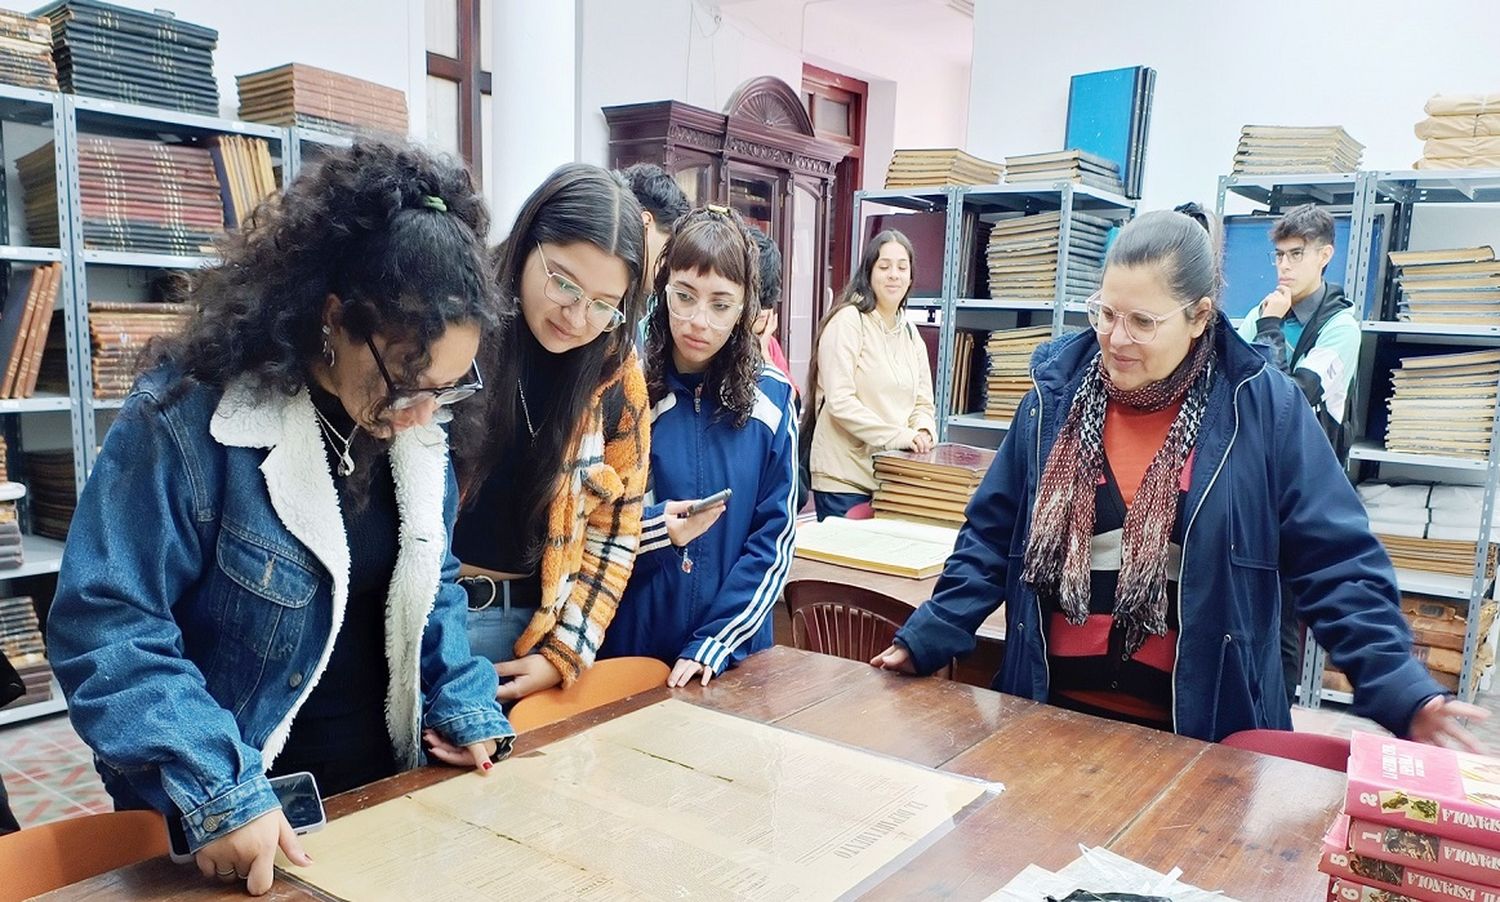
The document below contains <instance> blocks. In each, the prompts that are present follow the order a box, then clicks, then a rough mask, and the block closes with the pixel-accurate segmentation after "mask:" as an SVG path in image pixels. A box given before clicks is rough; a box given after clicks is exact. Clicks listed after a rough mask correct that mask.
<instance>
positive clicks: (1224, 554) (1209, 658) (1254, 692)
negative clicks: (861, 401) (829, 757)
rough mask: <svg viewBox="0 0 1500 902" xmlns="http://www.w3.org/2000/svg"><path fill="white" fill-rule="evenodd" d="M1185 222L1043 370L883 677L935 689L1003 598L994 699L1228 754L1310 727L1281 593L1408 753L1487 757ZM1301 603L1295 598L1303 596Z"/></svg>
mask: <svg viewBox="0 0 1500 902" xmlns="http://www.w3.org/2000/svg"><path fill="white" fill-rule="evenodd" d="M1219 286H1220V276H1219V269H1218V262H1217V260H1216V254H1215V252H1214V247H1213V242H1212V240H1211V239H1210V237H1209V235H1208V233H1207V232H1205V230H1204V229H1203V228H1201V227H1200V226H1199V224H1198V223H1196V222H1194V221H1193V220H1192V219H1189V218H1188V217H1187V216H1184V215H1182V214H1180V213H1173V212H1159V213H1147V214H1145V215H1143V216H1141V217H1139V218H1137V219H1135V220H1134V221H1132V222H1131V223H1130V224H1129V225H1127V226H1125V228H1123V229H1122V230H1121V231H1120V234H1119V237H1118V238H1116V240H1115V242H1114V245H1113V246H1112V247H1111V249H1110V252H1109V258H1108V261H1107V263H1106V267H1105V272H1104V281H1103V288H1102V290H1101V291H1099V292H1097V293H1096V294H1095V295H1094V297H1092V298H1091V299H1090V300H1089V302H1088V305H1087V306H1088V316H1089V322H1090V324H1091V325H1092V326H1093V329H1092V330H1088V331H1083V332H1077V333H1074V334H1072V335H1068V336H1066V337H1064V338H1061V339H1059V340H1057V341H1055V342H1053V343H1051V344H1048V345H1044V346H1043V347H1041V348H1040V349H1038V351H1037V352H1036V354H1035V355H1034V356H1033V357H1032V362H1031V372H1032V379H1033V381H1035V383H1036V390H1035V391H1033V392H1031V393H1030V394H1029V395H1027V396H1026V399H1025V400H1024V401H1022V403H1021V406H1020V408H1019V410H1018V411H1017V413H1016V417H1015V422H1014V425H1013V426H1012V428H1011V430H1010V433H1009V434H1008V435H1007V436H1006V438H1005V443H1004V445H1003V446H1002V447H1001V449H1000V454H999V455H998V456H997V457H996V458H995V462H994V464H993V465H992V466H991V467H990V470H989V472H988V473H987V474H986V475H985V477H984V481H983V482H982V483H981V485H980V487H979V490H978V492H977V493H976V494H975V496H974V500H973V501H972V502H971V503H970V504H969V508H968V511H967V512H966V517H967V522H966V523H965V524H964V527H963V529H962V530H961V531H960V532H959V536H958V544H957V546H956V548H955V549H954V553H953V555H952V557H950V558H949V559H948V563H947V565H946V566H945V568H944V570H943V576H942V578H941V579H940V580H939V581H938V584H937V588H936V591H935V592H934V594H933V597H932V600H931V601H930V602H928V603H926V604H924V605H922V606H921V607H919V608H918V609H917V610H916V613H914V614H913V615H912V617H911V619H910V620H908V621H907V622H906V625H905V626H903V627H902V628H901V630H900V631H898V632H897V633H896V637H895V642H894V643H893V644H892V645H891V647H890V648H888V649H886V650H885V651H884V652H882V653H881V654H880V655H878V656H876V658H875V659H874V661H872V662H871V663H873V664H875V665H876V666H878V667H883V668H885V669H888V670H897V671H902V672H906V673H931V672H933V671H935V670H938V669H939V668H942V667H944V666H946V665H947V663H948V662H949V661H950V660H952V659H953V658H954V657H955V656H958V655H963V654H967V653H968V652H969V651H971V650H972V649H973V648H974V630H975V629H976V628H978V626H979V624H980V623H981V622H982V621H983V620H984V618H985V617H987V616H989V614H990V613H991V612H993V611H994V610H995V608H996V607H997V606H998V605H999V604H1000V603H1001V601H1002V600H1003V601H1004V602H1005V614H1006V618H1005V620H1006V635H1005V663H1004V666H1003V667H1002V668H1001V670H1000V673H999V674H997V675H996V677H995V682H994V687H995V688H996V689H999V690H1001V691H1003V692H1009V693H1012V694H1015V695H1021V696H1025V697H1028V698H1033V699H1036V700H1038V701H1046V702H1049V703H1051V704H1055V705H1059V706H1063V707H1068V708H1072V709H1074V710H1080V711H1084V712H1086V713H1090V714H1095V715H1099V716H1104V717H1110V718H1114V719H1120V720H1128V721H1133V722H1136V723H1142V724H1146V725H1150V726H1156V727H1159V728H1161V729H1164V730H1170V731H1172V732H1175V733H1180V734H1183V735H1186V736H1193V737H1196V738H1199V739H1205V740H1210V741H1217V740H1220V739H1222V738H1224V737H1225V736H1227V735H1229V734H1231V733H1235V732H1237V731H1240V730H1248V729H1283V730H1290V729H1291V728H1292V719H1291V716H1290V712H1289V710H1288V706H1287V693H1286V689H1285V686H1284V685H1283V676H1282V667H1281V652H1280V634H1281V627H1280V618H1281V611H1282V608H1281V601H1280V593H1281V592H1282V591H1289V592H1291V593H1292V595H1293V601H1294V602H1295V610H1296V613H1297V615H1298V616H1299V617H1300V618H1301V619H1302V620H1303V621H1304V622H1306V623H1307V625H1308V626H1310V627H1311V628H1312V631H1313V634H1314V635H1315V636H1316V637H1317V640H1318V642H1319V644H1321V645H1322V646H1323V647H1324V648H1326V649H1328V653H1329V656H1330V657H1332V659H1333V662H1334V663H1335V664H1336V665H1338V667H1339V668H1340V669H1341V670H1343V671H1344V673H1346V674H1348V676H1349V679H1350V681H1351V682H1352V683H1353V684H1354V711H1355V713H1356V714H1360V715H1362V716H1364V717H1369V718H1371V719H1373V720H1375V721H1377V722H1378V723H1379V724H1380V725H1381V726H1383V727H1385V728H1386V729H1388V730H1390V731H1391V732H1392V733H1396V734H1398V735H1404V736H1409V737H1411V738H1413V739H1417V740H1420V741H1424V742H1436V743H1442V744H1450V745H1463V746H1466V747H1470V748H1474V747H1476V746H1475V740H1474V738H1473V736H1471V735H1470V734H1469V733H1468V731H1467V730H1466V729H1465V728H1464V726H1463V724H1462V720H1461V719H1462V718H1465V717H1473V718H1483V717H1484V716H1485V712H1484V710H1483V709H1480V708H1477V707H1475V706H1473V705H1468V704H1464V703H1462V702H1458V701H1454V700H1452V699H1450V698H1448V697H1447V696H1446V695H1445V694H1444V692H1443V689H1442V687H1441V686H1439V685H1438V684H1437V683H1436V682H1434V681H1433V679H1432V678H1431V677H1430V676H1428V674H1427V671H1426V669H1425V668H1424V667H1423V666H1422V665H1421V664H1420V663H1419V662H1418V661H1416V660H1415V659H1414V658H1413V657H1412V655H1411V649H1412V638H1411V629H1410V627H1409V626H1408V625H1407V623H1406V620H1405V618H1404V617H1402V615H1401V609H1400V607H1399V604H1398V601H1399V593H1398V592H1397V589H1396V580H1395V573H1394V572H1393V571H1392V569H1391V563H1390V558H1389V557H1388V556H1387V555H1386V552H1385V550H1384V549H1383V548H1382V547H1381V545H1380V542H1379V541H1378V540H1377V539H1376V538H1375V536H1374V535H1373V534H1371V532H1370V526H1369V521H1368V519H1367V518H1366V517H1365V512H1364V509H1363V508H1362V507H1361V505H1360V503H1359V498H1358V496H1357V495H1356V494H1355V492H1354V489H1353V487H1352V486H1350V484H1349V481H1348V479H1347V478H1346V477H1345V475H1344V472H1343V469H1342V468H1341V467H1340V466H1339V462H1338V460H1337V458H1335V457H1334V455H1333V451H1332V449H1331V448H1330V447H1329V444H1328V441H1327V439H1326V437H1325V436H1324V434H1323V432H1322V429H1321V428H1320V427H1319V425H1318V422H1317V420H1316V419H1315V418H1314V416H1313V413H1312V409H1311V408H1310V407H1309V406H1308V405H1307V401H1306V398H1305V397H1304V395H1303V394H1302V392H1301V390H1300V389H1298V388H1297V386H1296V384H1295V383H1294V382H1292V380H1291V379H1290V378H1288V377H1287V375H1286V374H1285V373H1282V372H1280V371H1278V370H1277V369H1276V368H1275V367H1272V366H1270V365H1268V363H1267V360H1266V358H1265V357H1264V356H1262V355H1261V354H1260V353H1259V352H1257V351H1256V350H1255V349H1254V348H1252V347H1251V346H1250V345H1248V344H1246V343H1245V341H1244V340H1243V339H1241V338H1240V337H1239V336H1238V335H1236V334H1235V332H1234V330H1233V329H1232V328H1230V326H1229V322H1228V320H1227V319H1226V318H1225V317H1224V315H1223V313H1222V312H1220V311H1219V309H1218V305H1217V297H1218V293H1219ZM1282 587H1285V589H1283V588H1282Z"/></svg>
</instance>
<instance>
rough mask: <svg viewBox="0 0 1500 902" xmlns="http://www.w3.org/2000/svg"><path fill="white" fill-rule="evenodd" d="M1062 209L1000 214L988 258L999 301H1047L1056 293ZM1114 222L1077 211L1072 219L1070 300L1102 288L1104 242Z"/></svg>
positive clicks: (1067, 275) (994, 295) (994, 293)
mask: <svg viewBox="0 0 1500 902" xmlns="http://www.w3.org/2000/svg"><path fill="white" fill-rule="evenodd" d="M1062 225H1063V221H1062V214H1061V213H1033V214H1031V215H1029V216H1014V217H1011V218H1008V219H1001V220H999V221H998V222H996V223H995V224H994V225H993V227H992V228H991V229H990V240H989V246H988V247H987V248H986V250H985V259H986V261H987V263H988V265H989V272H990V283H989V284H990V296H991V297H992V298H995V299H996V300H1046V301H1051V300H1053V299H1054V298H1055V297H1056V296H1057V287H1058V286H1057V279H1058V268H1057V264H1058V258H1059V254H1058V249H1059V244H1060V242H1061V241H1062V235H1061V230H1062ZM1112 226H1113V223H1111V222H1110V221H1109V220H1107V219H1101V218H1099V217H1097V216H1091V215H1089V214H1087V213H1077V212H1075V213H1073V214H1072V216H1071V217H1070V218H1069V220H1068V239H1067V245H1068V246H1067V251H1066V254H1065V255H1063V256H1064V259H1065V260H1066V267H1065V268H1064V269H1063V271H1062V274H1063V276H1064V279H1065V288H1066V292H1065V295H1066V298H1065V299H1066V300H1069V301H1082V300H1084V299H1086V298H1088V296H1089V295H1091V294H1093V293H1094V292H1095V291H1098V290H1099V283H1100V280H1101V279H1102V278H1103V273H1104V245H1105V241H1106V238H1107V236H1108V235H1109V230H1110V228H1111V227H1112Z"/></svg>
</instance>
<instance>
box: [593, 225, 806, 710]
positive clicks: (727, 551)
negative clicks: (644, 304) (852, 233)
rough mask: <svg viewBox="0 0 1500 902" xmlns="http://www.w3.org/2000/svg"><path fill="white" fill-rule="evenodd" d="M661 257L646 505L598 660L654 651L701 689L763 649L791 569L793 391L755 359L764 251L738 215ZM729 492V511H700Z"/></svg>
mask: <svg viewBox="0 0 1500 902" xmlns="http://www.w3.org/2000/svg"><path fill="white" fill-rule="evenodd" d="M662 260H663V264H662V266H661V267H660V269H659V270H658V272H657V276H656V295H657V297H659V298H663V299H664V301H663V302H662V303H660V304H658V305H657V307H656V309H655V310H654V311H652V313H651V315H650V317H649V318H648V319H647V321H646V384H647V386H648V387H649V389H650V396H651V418H652V419H651V493H650V495H651V498H652V499H653V500H652V503H650V504H648V505H647V507H646V513H645V518H644V526H643V528H642V530H641V553H640V557H639V558H638V559H637V561H636V568H635V573H634V574H633V575H632V576H631V579H630V587H629V588H628V589H627V590H626V592H625V597H624V599H623V600H621V602H620V607H619V610H618V611H617V612H616V615H615V620H614V623H613V624H611V626H610V629H609V632H608V633H607V634H606V635H605V637H604V647H603V649H601V651H600V656H601V657H606V658H607V657H616V656H622V655H648V656H651V657H655V658H659V659H661V660H662V661H665V662H667V663H668V664H671V665H673V667H672V671H671V675H670V676H669V677H668V680H667V684H668V685H669V686H685V685H687V683H688V682H689V681H690V680H693V679H695V678H698V679H701V681H702V682H703V684H704V685H707V684H708V682H709V680H711V679H712V678H713V677H714V676H716V675H718V674H722V673H723V672H724V671H725V670H726V669H728V668H730V667H732V666H734V665H735V664H736V663H738V662H739V661H740V660H742V659H743V658H744V657H745V656H746V655H748V654H750V653H752V652H756V651H759V650H761V649H764V648H768V647H770V645H771V642H772V637H771V618H770V616H769V615H770V611H771V608H772V606H774V605H775V603H776V599H777V598H779V597H780V596H781V590H782V587H783V586H784V585H785V583H786V577H787V572H788V570H789V569H790V567H791V560H792V539H793V520H794V518H795V516H796V501H797V480H796V448H797V423H796V419H797V417H796V413H795V405H794V402H793V396H792V386H791V383H790V382H788V381H787V378H786V376H785V375H783V374H782V373H781V371H779V370H777V369H776V368H775V367H774V366H771V365H770V364H768V363H766V362H765V361H764V360H763V359H762V358H761V352H760V341H759V339H758V337H757V336H756V334H755V330H754V324H755V320H756V317H757V315H758V314H759V313H760V303H759V298H760V284H759V283H760V260H761V251H760V245H758V244H757V243H756V242H755V239H754V238H753V237H752V235H751V234H750V232H749V230H748V228H747V227H746V226H745V224H744V222H743V221H742V220H741V219H740V217H739V215H738V214H736V213H734V212H732V211H730V210H729V209H728V208H726V207H705V208H701V209H698V210H695V211H693V212H692V213H689V214H688V215H687V216H686V217H684V218H682V219H680V220H678V222H677V227H676V229H675V230H674V231H673V233H672V237H671V238H670V239H668V241H667V245H666V248H665V250H664V251H663V252H662ZM725 489H729V490H730V491H731V492H732V495H731V496H730V497H729V499H728V501H727V502H723V501H721V502H718V503H714V504H710V505H707V506H703V505H698V504H697V502H698V501H699V500H700V499H705V498H709V497H710V496H713V495H715V494H718V493H720V492H722V491H723V490H725ZM695 505H696V506H699V507H703V509H702V510H699V511H698V512H696V513H695V512H694V511H693V508H694V507H695Z"/></svg>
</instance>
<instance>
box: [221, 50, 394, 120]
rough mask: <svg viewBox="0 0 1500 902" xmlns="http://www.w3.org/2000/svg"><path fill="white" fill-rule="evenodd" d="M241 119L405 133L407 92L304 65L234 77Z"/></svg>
mask: <svg viewBox="0 0 1500 902" xmlns="http://www.w3.org/2000/svg"><path fill="white" fill-rule="evenodd" d="M235 82H236V84H238V86H239V92H240V118H241V119H244V120H247V121H249V122H265V123H267V124H269V125H283V126H290V125H295V126H300V127H303V128H313V129H318V130H320V131H326V132H333V133H335V134H341V135H356V134H359V135H365V134H369V135H395V136H401V135H405V134H406V131H407V116H406V95H405V94H403V93H401V92H400V91H398V90H396V89H395V88H388V87H386V86H385V85H379V84H376V83H375V82H372V81H365V80H364V79H360V78H355V77H353V76H351V75H343V74H340V73H338V72H330V71H328V70H327V69H319V68H317V67H315V66H307V65H303V64H302V63H287V64H286V65H283V66H277V67H276V68H274V69H265V70H263V71H260V72H251V73H250V74H248V75H241V76H238V77H237V78H236V79H235Z"/></svg>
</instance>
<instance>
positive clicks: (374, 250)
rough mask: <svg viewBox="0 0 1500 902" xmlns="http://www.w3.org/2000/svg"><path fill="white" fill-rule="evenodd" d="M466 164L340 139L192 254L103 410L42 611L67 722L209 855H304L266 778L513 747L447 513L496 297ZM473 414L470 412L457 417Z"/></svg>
mask: <svg viewBox="0 0 1500 902" xmlns="http://www.w3.org/2000/svg"><path fill="white" fill-rule="evenodd" d="M488 225H489V222H488V215H487V214H486V212H485V209H484V203H483V201H482V200H481V198H480V196H479V195H478V194H477V192H476V191H475V189H474V185H473V183H472V182H471V180H470V178H469V175H468V173H467V172H466V171H464V170H463V169H462V168H461V167H459V166H456V165H454V164H452V163H450V162H446V161H441V160H437V159H434V158H432V157H430V156H428V155H427V154H426V153H425V152H423V151H420V150H416V149H408V148H399V147H394V146H389V145H383V144H365V143H360V144H356V145H354V147H353V148H351V149H348V150H342V151H337V152H334V153H331V154H330V155H329V156H328V157H327V158H326V159H325V160H324V161H323V162H322V163H320V164H319V165H318V166H317V167H316V168H315V169H313V170H311V171H310V172H308V173H307V174H304V175H303V176H302V177H300V178H299V179H298V180H297V181H296V182H294V183H293V184H292V185H291V186H290V187H288V188H287V189H286V191H285V192H284V194H282V195H281V196H280V197H278V198H276V199H273V200H270V201H267V202H266V203H265V204H263V205H262V206H261V207H260V208H259V209H258V210H257V211H256V212H255V214H254V215H253V216H252V217H251V218H250V220H249V221H248V223H247V224H246V225H245V226H244V227H243V228H242V229H241V230H240V231H238V232H235V233H231V234H230V235H229V236H228V237H227V238H225V239H224V240H223V243H222V246H221V253H222V255H223V259H222V262H220V263H218V264H217V265H214V266H212V267H209V268H207V269H205V270H201V271H199V272H196V273H194V274H193V275H192V276H191V277H190V281H189V284H188V291H189V297H190V298H191V300H192V301H193V302H194V303H195V304H196V305H197V306H198V308H199V309H198V312H197V314H196V315H195V317H194V319H193V320H192V322H191V323H190V324H189V326H188V327H187V329H186V331H185V332H184V333H182V334H181V335H180V336H178V337H176V338H173V339H171V340H168V341H166V342H164V343H162V344H160V345H158V346H156V347H155V348H154V349H152V351H151V352H150V358H151V359H152V360H153V361H154V365H153V366H152V368H151V369H150V370H149V371H148V372H147V373H146V374H145V375H143V376H142V377H141V378H140V379H139V381H138V382H137V383H136V386H135V388H134V390H133V391H132V392H131V395H130V397H129V399H128V400H127V401H126V402H125V406H124V408H123V409H122V410H121V412H120V415H119V418H118V419H117V420H116V421H115V423H114V425H113V426H112V427H111V428H110V430H109V433H108V434H107V436H106V437H105V441H104V447H103V449H102V450H101V451H100V452H99V457H98V460H97V462H96V463H95V465H94V470H93V473H92V475H91V476H90V478H89V482H88V486H87V488H85V490H84V492H83V495H82V497H81V498H80V499H79V502H78V509H77V512H76V513H75V514H74V516H73V522H72V528H71V529H70V530H69V534H68V544H67V549H66V551H65V552H64V558H63V561H64V563H63V566H62V570H61V573H60V575H59V578H58V585H57V594H56V596H55V599H54V601H53V605H52V610H51V616H50V617H48V650H49V656H50V657H51V659H52V666H53V669H54V670H55V672H56V673H57V677H58V680H59V681H60V682H61V683H62V686H63V690H64V692H65V693H66V694H67V696H68V710H69V714H70V716H71V717H72V721H73V725H74V727H75V728H76V729H77V730H78V732H79V735H80V736H82V737H83V739H84V741H85V742H87V743H88V744H89V745H90V746H91V747H92V748H93V750H94V753H95V756H96V757H95V762H96V767H97V768H98V770H99V773H100V775H101V776H102V777H103V779H104V783H105V787H106V788H107V789H108V790H109V792H110V794H111V795H112V796H113V797H114V799H115V803H116V805H117V806H119V807H120V808H144V807H150V808H155V809H157V810H158V811H161V812H162V813H163V814H165V815H166V816H167V817H169V818H179V819H180V822H181V826H182V829H183V832H184V834H185V836H186V837H187V840H188V843H189V845H190V846H191V847H192V848H193V849H194V850H195V851H196V857H197V864H198V867H199V869H200V870H202V871H203V874H204V876H205V877H215V876H216V877H218V878H219V879H220V880H223V881H236V880H241V881H248V889H249V891H250V892H252V893H255V894H260V893H264V892H265V891H266V890H267V889H268V888H269V887H270V885H271V877H272V868H273V863H274V859H275V854H276V851H277V849H278V848H280V849H281V850H282V851H284V852H285V853H286V854H287V856H288V857H289V858H290V859H291V860H292V862H294V863H296V864H306V863H307V858H306V856H305V855H304V854H303V853H302V851H301V846H300V844H299V843H298V841H297V839H296V838H295V836H294V835H293V834H292V831H291V828H290V827H289V826H288V823H287V820H286V818H285V816H284V815H283V814H282V812H281V809H280V807H279V805H278V803H277V798H276V796H275V794H274V793H273V792H272V790H271V787H270V785H269V783H268V781H267V778H268V776H277V775H280V774H286V773H293V772H297V771H304V770H306V771H311V772H312V773H313V775H314V776H315V777H316V778H317V781H318V788H319V790H320V791H321V792H322V793H323V794H325V795H328V794H332V793H336V792H342V791H344V790H347V789H351V788H353V787H356V786H360V785H362V784H365V783H368V782H371V781H373V780H377V779H380V778H382V777H386V776H389V775H391V774H394V773H397V772H398V771H401V770H403V769H407V768H412V767H415V766H417V765H419V764H421V763H422V762H423V760H424V756H423V753H422V748H423V746H424V745H425V746H426V754H427V756H428V757H429V758H430V759H431V760H436V761H440V762H443V763H446V764H452V765H457V766H466V767H475V768H477V769H480V770H481V771H488V770H489V768H490V764H491V762H492V761H493V760H495V759H496V758H497V756H499V755H501V754H503V753H504V752H505V751H507V750H508V749H509V747H510V741H511V739H510V737H511V736H512V735H513V733H512V731H511V729H510V725H509V724H508V723H507V722H506V720H505V717H504V715H503V714H502V713H501V710H500V706H499V705H498V704H497V703H496V702H495V698H494V695H495V689H496V678H495V673H494V671H493V670H492V669H491V668H490V667H489V665H488V664H487V663H486V662H485V661H483V660H482V659H480V658H477V657H475V656H474V655H473V654H472V652H471V651H470V650H469V643H468V638H467V635H466V633H465V616H466V615H465V598H464V592H463V590H462V589H460V588H459V587H458V585H457V583H456V579H457V577H458V561H457V559H456V558H455V557H454V556H453V555H452V553H451V551H450V550H449V544H450V543H449V537H450V534H451V530H452V525H453V520H454V516H455V514H456V511H457V508H458V486H457V482H456V479H455V476H454V470H453V467H452V466H451V465H450V462H449V453H448V436H447V432H446V431H445V429H443V428H441V427H440V426H439V425H438V424H439V423H442V422H445V421H448V422H449V425H450V427H451V429H452V430H453V432H454V434H455V436H457V435H458V434H460V433H462V432H465V431H467V432H470V433H473V432H477V431H478V430H480V429H482V424H480V423H478V422H477V418H478V415H479V413H480V411H479V409H478V408H477V406H476V405H474V404H473V402H470V403H469V404H468V405H463V404H458V402H460V401H462V400H463V399H465V398H467V397H469V396H471V395H473V394H474V393H475V392H477V391H479V389H480V387H481V384H482V383H481V380H480V377H479V373H478V372H477V371H476V368H475V355H476V352H477V350H478V348H479V341H480V334H481V330H482V327H483V326H484V325H485V324H486V323H487V322H489V321H490V318H491V316H492V313H491V311H492V301H491V292H492V291H493V287H492V283H491V270H490V267H489V264H488V260H487V255H486V250H485V244H484V236H485V233H486V231H487V229H488ZM455 417H456V418H455Z"/></svg>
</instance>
